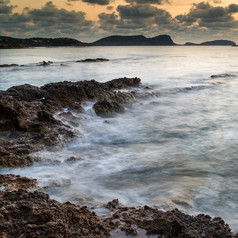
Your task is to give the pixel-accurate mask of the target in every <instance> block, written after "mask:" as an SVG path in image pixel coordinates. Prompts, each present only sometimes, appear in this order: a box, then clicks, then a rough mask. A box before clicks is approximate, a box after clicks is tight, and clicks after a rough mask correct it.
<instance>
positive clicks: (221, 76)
mask: <svg viewBox="0 0 238 238" xmlns="http://www.w3.org/2000/svg"><path fill="white" fill-rule="evenodd" d="M228 77H235V75H232V74H214V75H211V78H228Z"/></svg>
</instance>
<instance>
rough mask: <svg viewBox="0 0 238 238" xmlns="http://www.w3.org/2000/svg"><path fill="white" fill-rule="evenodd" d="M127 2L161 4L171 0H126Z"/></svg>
mask: <svg viewBox="0 0 238 238" xmlns="http://www.w3.org/2000/svg"><path fill="white" fill-rule="evenodd" d="M126 2H127V3H132V4H158V5H161V4H163V3H164V2H169V1H168V0H126Z"/></svg>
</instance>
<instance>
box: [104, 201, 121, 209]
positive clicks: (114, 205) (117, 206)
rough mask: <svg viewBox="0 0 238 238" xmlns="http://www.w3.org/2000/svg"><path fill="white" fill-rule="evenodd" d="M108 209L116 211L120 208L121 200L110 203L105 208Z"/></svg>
mask: <svg viewBox="0 0 238 238" xmlns="http://www.w3.org/2000/svg"><path fill="white" fill-rule="evenodd" d="M105 207H106V208H107V209H109V210H111V211H112V210H115V209H118V208H119V200H118V199H114V200H112V201H110V202H108V204H107V205H106V206H105Z"/></svg>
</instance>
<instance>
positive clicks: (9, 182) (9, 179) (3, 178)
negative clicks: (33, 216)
mask: <svg viewBox="0 0 238 238" xmlns="http://www.w3.org/2000/svg"><path fill="white" fill-rule="evenodd" d="M1 186H3V187H4V191H16V190H19V189H30V190H31V191H32V190H34V189H37V186H36V179H31V178H27V177H20V176H19V175H14V174H6V175H2V174H0V187H1Z"/></svg>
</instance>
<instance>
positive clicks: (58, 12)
mask: <svg viewBox="0 0 238 238" xmlns="http://www.w3.org/2000/svg"><path fill="white" fill-rule="evenodd" d="M85 15H86V14H85V13H84V12H82V11H67V10H65V9H59V8H57V7H56V6H55V5H54V4H53V3H52V2H47V3H46V4H45V5H44V6H43V7H42V8H41V9H29V8H25V9H24V10H23V11H22V13H14V14H12V12H9V13H8V14H4V15H3V14H2V15H0V22H1V23H0V24H1V25H0V34H1V35H13V36H17V37H26V36H31V37H33V36H41V37H63V36H67V37H77V38H79V37H80V35H84V34H86V33H87V34H88V33H90V30H91V29H92V28H93V25H94V23H93V22H92V21H89V20H86V18H85Z"/></svg>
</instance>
